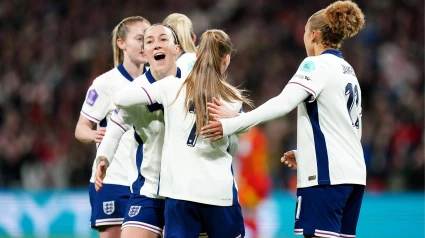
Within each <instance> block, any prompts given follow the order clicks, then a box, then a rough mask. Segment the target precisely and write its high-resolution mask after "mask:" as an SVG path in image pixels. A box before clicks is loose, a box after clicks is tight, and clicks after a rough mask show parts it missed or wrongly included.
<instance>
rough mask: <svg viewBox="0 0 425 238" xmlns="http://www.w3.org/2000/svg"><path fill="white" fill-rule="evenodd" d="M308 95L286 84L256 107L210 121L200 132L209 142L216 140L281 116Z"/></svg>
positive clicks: (294, 86) (296, 87) (298, 88)
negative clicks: (274, 95)
mask: <svg viewBox="0 0 425 238" xmlns="http://www.w3.org/2000/svg"><path fill="white" fill-rule="evenodd" d="M308 96H309V94H308V93H307V92H306V91H305V90H303V89H302V88H300V87H298V86H296V85H293V84H288V85H286V87H285V88H284V89H283V91H282V92H281V93H280V94H279V95H278V96H276V97H274V98H272V99H270V100H268V101H267V102H266V103H264V104H263V105H261V106H260V107H258V108H257V109H255V110H252V111H250V112H247V113H244V114H241V115H239V116H238V117H234V118H225V119H220V121H219V122H212V123H210V124H208V125H207V126H205V127H203V128H202V130H201V134H202V135H203V136H204V138H209V139H210V141H211V142H213V141H216V140H218V139H221V138H223V136H228V135H231V134H234V133H237V132H240V131H243V130H246V129H248V128H251V127H253V126H255V125H258V124H261V123H265V122H267V121H270V120H273V119H276V118H279V117H282V116H284V115H286V114H287V113H289V112H290V111H292V110H293V109H294V108H295V107H297V106H298V105H299V104H300V103H301V102H303V101H304V100H305V99H306V98H307V97H308ZM220 137H221V138H220Z"/></svg>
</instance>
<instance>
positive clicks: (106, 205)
mask: <svg viewBox="0 0 425 238" xmlns="http://www.w3.org/2000/svg"><path fill="white" fill-rule="evenodd" d="M114 211H115V201H108V202H103V212H104V213H105V214H106V215H111V214H112V213H113V212H114Z"/></svg>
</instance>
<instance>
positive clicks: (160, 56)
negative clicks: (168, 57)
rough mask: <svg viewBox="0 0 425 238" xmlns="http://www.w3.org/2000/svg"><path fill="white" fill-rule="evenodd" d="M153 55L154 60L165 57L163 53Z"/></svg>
mask: <svg viewBox="0 0 425 238" xmlns="http://www.w3.org/2000/svg"><path fill="white" fill-rule="evenodd" d="M153 57H154V59H155V60H156V61H158V60H162V59H165V54H164V53H157V54H155V55H154V56H153Z"/></svg>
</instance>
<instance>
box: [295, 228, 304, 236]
mask: <svg viewBox="0 0 425 238" xmlns="http://www.w3.org/2000/svg"><path fill="white" fill-rule="evenodd" d="M303 232H304V230H303V229H294V234H295V235H302V234H303Z"/></svg>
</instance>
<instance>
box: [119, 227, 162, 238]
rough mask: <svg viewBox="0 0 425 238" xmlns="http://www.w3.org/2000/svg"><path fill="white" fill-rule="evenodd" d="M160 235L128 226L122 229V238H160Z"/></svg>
mask: <svg viewBox="0 0 425 238" xmlns="http://www.w3.org/2000/svg"><path fill="white" fill-rule="evenodd" d="M158 237H161V235H160V234H158V233H155V232H153V231H150V230H146V229H144V228H140V227H132V226H128V227H125V228H122V230H121V238H158Z"/></svg>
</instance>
